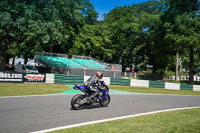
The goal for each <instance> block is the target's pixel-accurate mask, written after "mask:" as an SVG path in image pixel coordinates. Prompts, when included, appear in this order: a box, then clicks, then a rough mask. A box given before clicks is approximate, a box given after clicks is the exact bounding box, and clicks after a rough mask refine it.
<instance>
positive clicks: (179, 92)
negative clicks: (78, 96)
mask: <svg viewBox="0 0 200 133" xmlns="http://www.w3.org/2000/svg"><path fill="white" fill-rule="evenodd" d="M109 88H110V89H113V90H121V91H128V92H138V93H153V94H177V95H196V96H200V92H197V91H190V90H167V89H163V88H147V87H133V86H119V85H110V86H109Z"/></svg>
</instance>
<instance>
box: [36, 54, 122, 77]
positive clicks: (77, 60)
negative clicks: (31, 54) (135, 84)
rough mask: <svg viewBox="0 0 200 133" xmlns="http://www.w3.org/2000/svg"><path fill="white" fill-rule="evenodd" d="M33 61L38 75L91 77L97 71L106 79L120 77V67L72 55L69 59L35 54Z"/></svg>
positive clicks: (62, 55) (54, 55)
mask: <svg viewBox="0 0 200 133" xmlns="http://www.w3.org/2000/svg"><path fill="white" fill-rule="evenodd" d="M35 61H36V63H37V64H38V66H37V68H38V70H39V72H40V73H56V74H67V75H90V76H91V75H92V74H94V73H96V71H97V70H98V71H102V72H103V73H104V75H105V76H107V77H121V70H122V67H121V65H119V64H109V63H105V62H102V61H99V60H97V59H94V58H92V57H88V56H78V55H74V56H73V57H72V59H69V58H68V57H67V55H66V54H59V53H48V52H36V53H35Z"/></svg>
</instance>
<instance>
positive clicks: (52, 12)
mask: <svg viewBox="0 0 200 133" xmlns="http://www.w3.org/2000/svg"><path fill="white" fill-rule="evenodd" d="M199 9H200V3H198V1H197V0H176V1H174V0H149V1H147V2H143V3H139V4H134V3H133V4H132V5H126V6H120V7H115V8H114V9H113V10H111V11H110V12H109V13H108V14H104V15H103V18H104V19H102V20H98V19H97V18H98V13H97V12H96V11H95V9H94V6H93V5H92V4H91V3H90V1H89V0H45V1H44V0H2V1H0V40H1V42H0V45H1V49H0V64H1V66H3V65H5V64H7V63H8V61H9V58H10V57H16V56H18V57H19V56H23V58H24V59H25V63H26V62H27V59H28V58H34V55H35V52H36V51H45V52H56V53H64V54H68V55H69V56H72V55H83V56H92V57H93V58H96V59H99V60H102V61H105V62H109V63H117V64H121V65H122V66H123V70H125V69H126V68H127V67H129V68H131V67H135V68H136V69H138V70H146V68H147V66H152V67H153V71H152V72H153V73H165V72H166V71H169V70H171V71H175V60H176V58H175V57H176V53H179V56H180V61H181V62H182V66H183V67H185V68H186V69H187V70H189V75H190V83H193V80H192V79H193V78H192V77H193V75H194V74H195V73H196V72H197V71H198V68H199V63H198V62H197V60H198V59H199V58H200V54H199V53H200V32H199V31H200V16H199V14H198V12H199ZM99 18H100V16H99ZM0 69H2V67H0ZM2 70H3V69H2Z"/></svg>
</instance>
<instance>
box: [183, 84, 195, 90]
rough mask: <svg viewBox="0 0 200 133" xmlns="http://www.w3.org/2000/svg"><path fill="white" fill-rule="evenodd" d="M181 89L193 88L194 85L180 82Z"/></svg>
mask: <svg viewBox="0 0 200 133" xmlns="http://www.w3.org/2000/svg"><path fill="white" fill-rule="evenodd" d="M180 90H193V85H191V84H183V83H181V84H180Z"/></svg>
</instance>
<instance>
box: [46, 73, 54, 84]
mask: <svg viewBox="0 0 200 133" xmlns="http://www.w3.org/2000/svg"><path fill="white" fill-rule="evenodd" d="M46 83H49V84H54V74H48V73H47V74H46Z"/></svg>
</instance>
